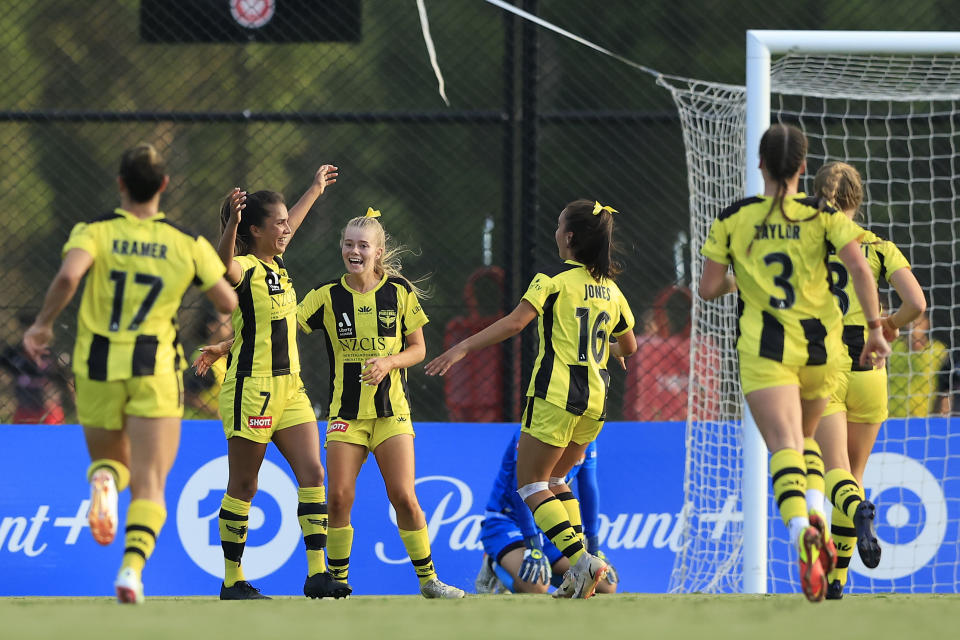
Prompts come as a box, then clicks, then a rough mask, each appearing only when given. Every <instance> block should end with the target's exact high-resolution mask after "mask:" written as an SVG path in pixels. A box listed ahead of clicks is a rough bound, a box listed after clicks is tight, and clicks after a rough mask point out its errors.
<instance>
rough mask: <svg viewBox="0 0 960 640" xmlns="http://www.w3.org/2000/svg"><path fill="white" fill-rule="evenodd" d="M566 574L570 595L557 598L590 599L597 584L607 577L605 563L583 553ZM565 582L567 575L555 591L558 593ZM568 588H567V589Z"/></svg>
mask: <svg viewBox="0 0 960 640" xmlns="http://www.w3.org/2000/svg"><path fill="white" fill-rule="evenodd" d="M567 573H569V574H570V579H571V582H572V583H573V584H572V589H573V591H572V593H571V595H569V596H558V597H568V598H583V599H586V598H591V597H593V594H594V592H595V591H596V590H597V583H599V582H600V581H601V580H603V578H604V576H606V575H607V563H606V562H604V561H603V560H601V559H600V558H598V557H597V556H595V555H592V554H589V553H586V552H584V554H583V555H582V556H580V559H579V560H577V564H575V565H573V568H571V569H570V570H569V571H568V572H567ZM566 582H567V574H564V576H563V584H561V585H560V588H558V589H557V591H560V589H562V588H563V587H564V585H565V584H566ZM569 588H570V587H568V589H569Z"/></svg>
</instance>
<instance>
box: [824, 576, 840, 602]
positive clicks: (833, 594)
mask: <svg viewBox="0 0 960 640" xmlns="http://www.w3.org/2000/svg"><path fill="white" fill-rule="evenodd" d="M841 598H843V583H842V582H840V581H839V580H834V581H833V582H831V583H830V586H829V587H827V600H840V599H841Z"/></svg>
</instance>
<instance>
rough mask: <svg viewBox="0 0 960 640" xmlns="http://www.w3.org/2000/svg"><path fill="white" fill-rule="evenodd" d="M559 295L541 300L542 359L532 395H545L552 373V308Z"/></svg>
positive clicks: (543, 396) (557, 293)
mask: <svg viewBox="0 0 960 640" xmlns="http://www.w3.org/2000/svg"><path fill="white" fill-rule="evenodd" d="M559 295H560V292H559V291H558V292H556V293H551V294H550V295H549V296H547V299H546V300H545V301H544V302H543V315H542V316H540V321H541V322H542V323H543V359H542V360H540V369H539V370H538V371H537V377H536V378H535V380H534V385H533V391H534V395H536V396H537V397H540V398H546V397H547V389H548V388H549V387H550V377H551V376H552V375H553V360H554V358H555V355H556V354H555V353H554V351H553V308H554V305H555V304H556V303H557V297H558V296H559Z"/></svg>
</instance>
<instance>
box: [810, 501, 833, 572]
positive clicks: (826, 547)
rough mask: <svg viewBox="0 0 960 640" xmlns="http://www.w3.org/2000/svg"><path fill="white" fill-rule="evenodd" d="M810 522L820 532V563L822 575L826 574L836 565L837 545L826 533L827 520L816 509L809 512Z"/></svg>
mask: <svg viewBox="0 0 960 640" xmlns="http://www.w3.org/2000/svg"><path fill="white" fill-rule="evenodd" d="M810 524H811V525H812V526H814V527H816V528H817V531H819V532H820V540H822V541H823V545H822V546H821V547H820V565H821V566H822V567H823V575H825V576H828V575H830V572H831V571H833V569H834V567H836V566H837V545H836V544H835V543H834V542H833V538H832V537H830V535H829V534H828V533H827V521H826V518H824V516H823V514H821V513H817V512H816V511H814V512H812V513H810Z"/></svg>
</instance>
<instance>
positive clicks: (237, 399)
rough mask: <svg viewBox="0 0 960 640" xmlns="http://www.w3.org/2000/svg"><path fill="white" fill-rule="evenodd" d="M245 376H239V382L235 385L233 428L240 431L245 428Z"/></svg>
mask: <svg viewBox="0 0 960 640" xmlns="http://www.w3.org/2000/svg"><path fill="white" fill-rule="evenodd" d="M242 412H243V378H239V377H238V378H237V384H236V385H234V387H233V430H234V431H240V429H242V428H243V421H242V416H243V413H242Z"/></svg>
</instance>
